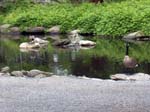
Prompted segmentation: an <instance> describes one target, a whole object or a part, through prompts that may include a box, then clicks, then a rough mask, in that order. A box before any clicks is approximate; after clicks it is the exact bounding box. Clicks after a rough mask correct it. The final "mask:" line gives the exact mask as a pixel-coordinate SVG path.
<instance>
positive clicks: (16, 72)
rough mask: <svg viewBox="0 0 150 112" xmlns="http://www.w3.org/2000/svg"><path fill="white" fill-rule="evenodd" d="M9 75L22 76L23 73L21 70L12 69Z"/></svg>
mask: <svg viewBox="0 0 150 112" xmlns="http://www.w3.org/2000/svg"><path fill="white" fill-rule="evenodd" d="M11 75H12V76H16V77H23V76H24V73H23V71H13V72H11Z"/></svg>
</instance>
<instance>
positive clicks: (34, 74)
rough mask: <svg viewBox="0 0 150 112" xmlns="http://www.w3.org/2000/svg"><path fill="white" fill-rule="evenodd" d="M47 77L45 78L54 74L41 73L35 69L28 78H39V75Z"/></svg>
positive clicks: (29, 73)
mask: <svg viewBox="0 0 150 112" xmlns="http://www.w3.org/2000/svg"><path fill="white" fill-rule="evenodd" d="M41 74H42V75H45V76H51V75H52V74H51V73H49V72H44V71H40V70H37V69H33V70H30V71H29V72H28V74H27V76H28V77H36V76H37V77H38V75H39V76H40V75H41Z"/></svg>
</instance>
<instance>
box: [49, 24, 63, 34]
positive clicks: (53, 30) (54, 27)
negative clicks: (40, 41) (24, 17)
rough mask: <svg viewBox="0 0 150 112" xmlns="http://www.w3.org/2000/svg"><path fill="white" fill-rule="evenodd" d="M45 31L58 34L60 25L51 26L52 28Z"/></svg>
mask: <svg viewBox="0 0 150 112" xmlns="http://www.w3.org/2000/svg"><path fill="white" fill-rule="evenodd" d="M47 33H50V34H59V33H60V26H53V27H52V28H50V29H48V30H47Z"/></svg>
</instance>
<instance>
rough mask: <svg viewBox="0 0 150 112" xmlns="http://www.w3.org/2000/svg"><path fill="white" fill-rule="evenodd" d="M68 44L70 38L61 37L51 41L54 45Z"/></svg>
mask: <svg viewBox="0 0 150 112" xmlns="http://www.w3.org/2000/svg"><path fill="white" fill-rule="evenodd" d="M69 44H70V40H69V39H61V40H57V41H55V42H54V43H53V45H54V46H61V47H63V46H65V45H69Z"/></svg>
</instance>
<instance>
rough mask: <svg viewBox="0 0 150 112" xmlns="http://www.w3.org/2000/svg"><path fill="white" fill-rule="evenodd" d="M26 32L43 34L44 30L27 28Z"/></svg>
mask: <svg viewBox="0 0 150 112" xmlns="http://www.w3.org/2000/svg"><path fill="white" fill-rule="evenodd" d="M26 32H28V33H44V32H45V28H44V27H34V28H28V29H27V31H26Z"/></svg>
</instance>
